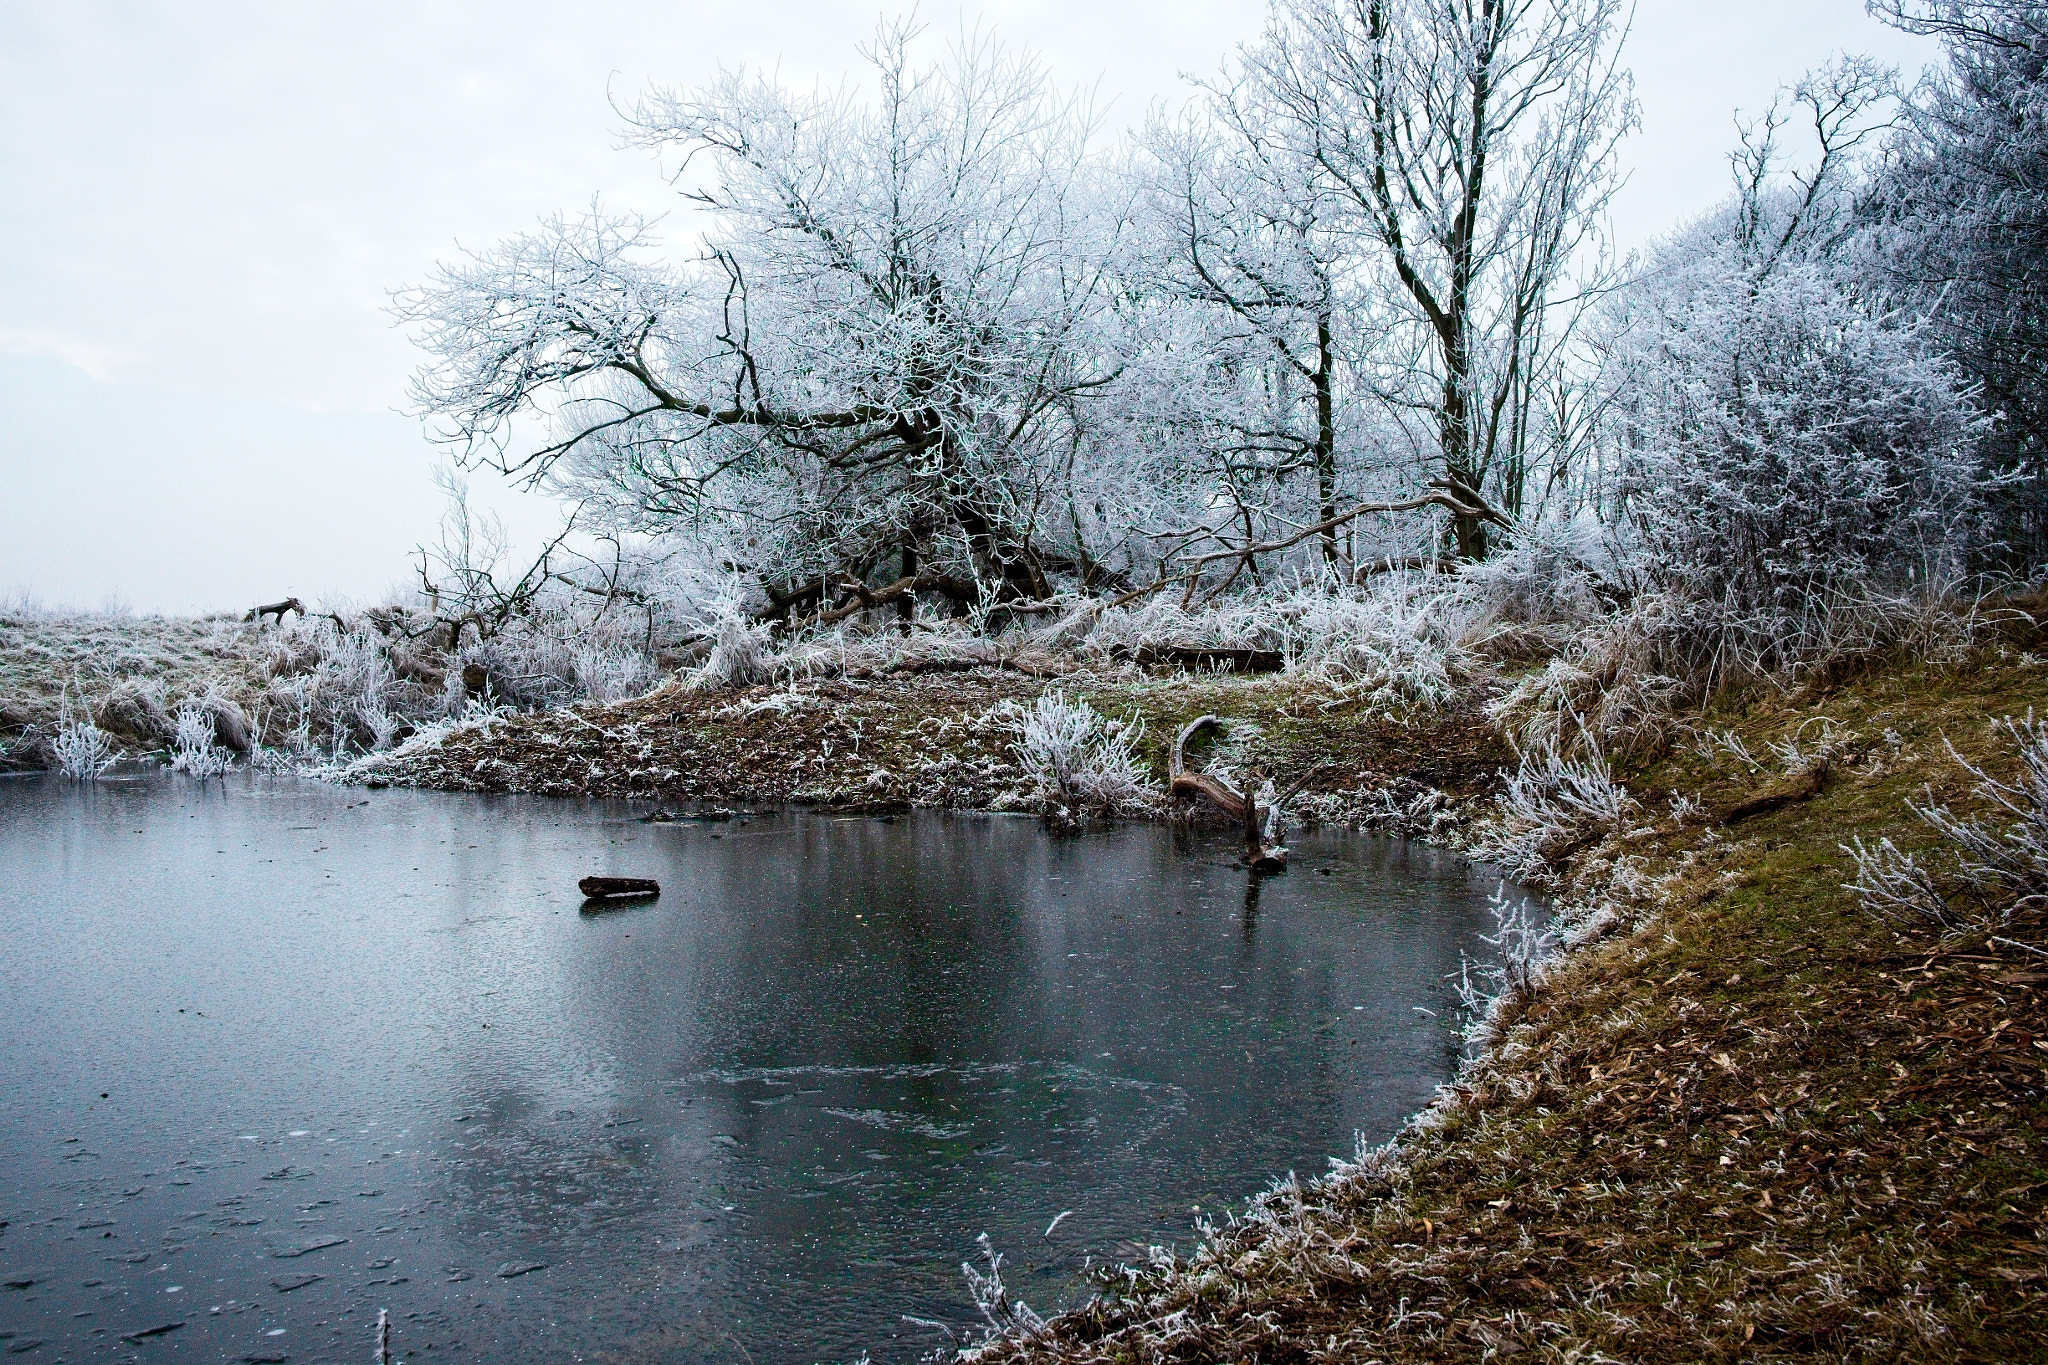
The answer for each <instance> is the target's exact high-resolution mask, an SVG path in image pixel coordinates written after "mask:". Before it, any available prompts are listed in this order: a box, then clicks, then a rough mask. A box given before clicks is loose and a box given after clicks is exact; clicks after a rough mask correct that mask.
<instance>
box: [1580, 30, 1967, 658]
mask: <svg viewBox="0 0 2048 1365" xmlns="http://www.w3.org/2000/svg"><path fill="white" fill-rule="evenodd" d="M1885 88H1886V83H1885V75H1884V73H1882V72H1880V71H1878V70H1876V69H1875V68H1873V67H1871V66H1869V65H1868V64H1867V63H1861V62H1856V61H1850V62H1846V63H1843V64H1841V65H1838V66H1836V67H1833V68H1830V69H1828V70H1825V71H1822V72H1820V73H1817V74H1816V75H1814V76H1811V77H1809V78H1808V79H1807V80H1806V81H1805V82H1803V83H1802V84H1801V85H1800V86H1799V87H1798V88H1797V90H1796V91H1795V93H1794V100H1793V107H1794V108H1797V109H1799V110H1802V111H1803V112H1804V115H1805V121H1806V122H1807V123H1808V124H1809V125H1810V128H1811V132H1812V136H1813V138H1814V140H1815V142H1816V143H1817V145H1818V148H1819V155H1818V159H1817V161H1816V163H1815V164H1814V165H1813V167H1812V168H1811V169H1810V170H1807V171H1804V172H1799V173H1787V172H1785V171H1784V170H1783V169H1782V158H1781V155H1780V151H1781V149H1780V147H1779V135H1780V131H1781V129H1782V128H1783V127H1784V126H1785V119H1784V117H1783V115H1782V114H1781V112H1780V111H1778V110H1775V109H1774V111H1773V112H1772V114H1770V115H1768V116H1767V117H1766V118H1765V119H1764V120H1763V121H1762V122H1761V123H1760V124H1759V125H1757V126H1756V127H1754V128H1752V129H1751V130H1750V131H1749V134H1748V136H1747V137H1746V139H1745V145H1744V147H1743V149H1742V151H1741V152H1739V153H1738V154H1737V155H1736V157H1735V165H1736V169H1737V172H1738V174H1737V180H1738V192H1737V194H1736V195H1735V197H1734V198H1733V200H1732V201H1731V202H1729V203H1728V204H1726V205H1724V206H1723V207H1722V208H1720V209H1718V210H1716V211H1715V212H1713V213H1711V214H1709V215H1707V216H1706V217H1705V218H1704V219H1702V220H1701V221H1699V222H1698V223H1695V224H1694V225H1692V226H1691V227H1689V228H1688V229H1686V230H1684V231H1682V232H1680V233H1679V234H1677V235H1676V236H1674V237H1673V238H1671V239H1670V240H1669V241H1667V242H1666V243H1665V244H1664V245H1663V246H1662V247H1661V249H1659V250H1658V251H1657V252H1656V253H1655V254H1654V255H1653V257H1652V258H1651V259H1650V260H1649V261H1648V262H1646V263H1645V264H1644V268H1643V269H1642V271H1641V274H1640V276H1639V278H1638V279H1637V280H1636V281H1635V282H1634V283H1633V285H1632V286H1631V288H1630V289H1629V290H1628V291H1627V293H1626V294H1625V295H1623V296H1622V298H1621V299H1620V300H1619V301H1618V303H1617V305H1616V307H1615V309H1614V311H1613V314H1612V316H1611V317H1610V326H1611V327H1612V332H1611V334H1610V336H1609V338H1608V346H1609V349H1608V372H1607V376H1606V382H1607V384H1608V385H1609V398H1610V401H1611V403H1612V407H1611V408H1610V418H1611V423H1612V425H1611V427H1610V436H1611V439H1612V441H1613V443H1614V447H1615V449H1614V452H1613V458H1614V459H1615V460H1616V462H1617V464H1616V473H1617V474H1618V479H1617V485H1618V488H1617V491H1618V495H1619V496H1618V505H1617V506H1615V508H1614V509H1613V510H1614V511H1615V512H1616V514H1617V517H1618V520H1619V522H1620V524H1621V525H1622V526H1624V527H1625V528H1626V529H1627V531H1628V532H1629V533H1630V534H1632V535H1633V537H1635V538H1636V548H1637V551H1638V555H1639V557H1638V559H1637V560H1636V567H1637V568H1638V570H1639V572H1641V573H1642V575H1643V576H1644V578H1645V579H1646V585H1647V586H1654V587H1658V588H1664V589H1667V590H1673V591H1676V592H1678V593H1680V594H1681V595H1683V596H1685V597H1687V598H1689V599H1691V600H1693V601H1697V602H1702V603H1710V604H1713V605H1714V606H1715V607H1717V608H1719V609H1721V610H1723V611H1729V612H1734V613H1737V614H1743V615H1748V616H1750V617H1752V618H1755V619H1758V620H1774V621H1780V622H1790V621H1793V620H1796V619H1797V618H1800V617H1803V616H1805V615H1807V614H1809V613H1811V612H1813V611H1815V610H1818V609H1822V608H1824V607H1825V606H1826V605H1827V604H1829V603H1830V602H1837V601H1840V600H1842V599H1843V598H1844V597H1860V596H1864V595H1867V594H1868V593H1870V592H1872V591H1884V592H1895V591H1899V590H1903V589H1909V588H1912V587H1914V586H1915V585H1919V586H1922V587H1924V586H1926V585H1928V584H1934V585H1942V584H1945V583H1948V582H1952V581H1953V580H1954V578H1955V576H1956V574H1957V573H1958V571H1959V570H1960V569H1961V568H1962V567H1963V565H1964V562H1965V560H1966V557H1967V555H1968V552H1969V551H1970V549H1971V548H1972V546H1973V544H1974V543H1975V542H1976V540H1977V539H1978V538H1979V537H1980V536H1981V521H1980V518H1979V515H1978V513H1979V509H1980V506H1981V495H1982V491H1983V479H1982V475H1981V472H1980V465H1979V458H1978V453H1977V449H1976V438H1977V436H1978V434H1979V429H1980V426H1981V422H1980V419H1979V417H1978V415H1977V413H1976V410H1975V409H1974V407H1973V406H1972V404H1971V402H1970V401H1969V397H1968V391H1967V385H1966V384H1965V381H1964V378H1963V376H1962V374H1961V373H1960V371H1959V369H1958V367H1957V366H1956V365H1955V364H1954V363H1953V362H1952V361H1951V360H1949V359H1948V358H1946V357H1945V356H1943V355H1942V354H1941V353H1940V350H1939V347H1938V345H1937V344H1936V339H1935V337H1934V336H1933V335H1932V334H1931V333H1930V331H1929V329H1928V328H1927V326H1926V325H1925V323H1924V321H1923V320H1922V319H1921V318H1919V317H1918V316H1917V315H1916V314H1914V313H1912V312H1910V311H1907V310H1903V309H1900V308H1898V307H1897V306H1896V305H1895V303H1894V302H1893V301H1892V300H1889V299H1887V298H1886V297H1885V296H1884V295H1883V294H1882V292H1881V291H1879V290H1877V289H1875V288H1874V287H1873V281H1872V279H1871V277H1870V275H1869V274H1868V272H1867V270H1866V269H1865V265H1864V258H1863V254H1862V251H1861V246H1860V243H1859V241H1858V239H1857V215H1856V197H1857V195H1858V194H1859V193H1860V191H1861V188H1862V183H1863V182H1862V181H1861V179H1860V177H1859V171H1858V164H1857V156H1856V153H1857V150H1858V148H1859V146H1861V145H1863V144H1864V143H1865V142H1866V141H1867V139H1869V138H1870V137H1871V136H1872V135H1873V134H1874V132H1875V131H1876V128H1877V126H1878V124H1879V123H1880V122H1881V120H1880V119H1878V118H1877V117H1876V114H1877V112H1878V103H1879V101H1880V99H1881V97H1882V96H1883V93H1884V90H1885ZM1772 629H1773V630H1775V631H1776V634H1777V635H1778V636H1780V637H1783V636H1785V635H1786V634H1787V632H1789V631H1794V630H1796V627H1795V626H1792V625H1790V624H1788V625H1786V627H1785V628H1784V629H1782V630H1780V629H1777V628H1775V627H1774V628H1772ZM1766 633H1770V632H1766Z"/></svg>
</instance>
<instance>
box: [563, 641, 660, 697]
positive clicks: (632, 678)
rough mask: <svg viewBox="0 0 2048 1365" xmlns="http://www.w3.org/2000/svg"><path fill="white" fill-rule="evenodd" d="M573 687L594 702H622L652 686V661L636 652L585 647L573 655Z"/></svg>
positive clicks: (611, 646)
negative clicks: (574, 681)
mask: <svg viewBox="0 0 2048 1365" xmlns="http://www.w3.org/2000/svg"><path fill="white" fill-rule="evenodd" d="M574 671H575V677H576V686H577V689H578V690H579V691H581V692H582V694H583V695H584V697H586V698H588V699H589V700H591V701H596V702H615V701H624V700H625V699H626V698H628V697H637V696H639V695H640V694H641V693H643V692H645V691H646V690H647V689H648V688H650V687H652V686H653V685H654V680H655V669H654V661H653V660H651V659H649V658H648V657H647V656H646V655H645V654H643V653H641V652H640V651H639V650H637V649H629V648H623V647H621V646H618V645H602V644H600V645H587V646H585V647H584V648H582V649H579V650H577V651H576V658H575V664H574Z"/></svg>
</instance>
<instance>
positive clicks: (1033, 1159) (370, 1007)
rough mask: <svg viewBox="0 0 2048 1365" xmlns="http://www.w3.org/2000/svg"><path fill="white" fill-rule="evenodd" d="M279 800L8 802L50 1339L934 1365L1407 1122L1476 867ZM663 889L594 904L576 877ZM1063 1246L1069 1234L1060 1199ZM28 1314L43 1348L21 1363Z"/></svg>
mask: <svg viewBox="0 0 2048 1365" xmlns="http://www.w3.org/2000/svg"><path fill="white" fill-rule="evenodd" d="M633 813H634V811H633V809H632V808H629V807H628V806H626V805H624V804H622V803H601V802H591V803H582V802H567V801H543V800H535V799H524V798H490V797H475V796H454V795H446V794H438V793H416V792H399V791H384V792H359V791H349V790H340V789H336V788H332V787H326V786H321V785H316V784H311V783H303V782H296V781H291V780H285V779H276V780H264V779H242V780H239V781H235V780H231V781H230V782H229V783H228V784H226V785H225V786H222V785H221V784H218V783H215V784H212V785H209V786H202V785H200V784H196V783H192V782H189V781H186V780H182V779H178V780H173V779H168V778H161V777H157V778H150V779H145V780H140V781H135V782H128V783H112V784H106V785H103V786H102V787H100V788H99V789H97V790H94V789H81V788H78V787H76V786H74V785H72V784H68V783H63V782H60V781H56V780H53V779H26V780H14V781H8V782H4V783H0V867H4V868H5V869H6V871H7V875H6V877H5V878H4V884H0V945H4V946H0V994H4V999H5V1001H6V1003H7V1010H6V1016H5V1026H6V1028H7V1029H8V1037H7V1043H6V1046H5V1048H4V1049H0V1150H4V1151H5V1152H6V1153H7V1155H8V1158H9V1160H8V1162H7V1163H6V1165H5V1167H4V1169H0V1218H4V1219H6V1220H7V1226H5V1227H4V1229H0V1283H4V1284H5V1286H6V1287H5V1288H4V1289H0V1333H9V1334H11V1335H9V1336H7V1337H6V1338H5V1340H6V1344H7V1348H8V1349H9V1350H10V1351H14V1352H19V1353H21V1354H22V1355H23V1356H24V1359H25V1360H38V1359H40V1360H51V1361H54V1360H56V1359H58V1358H60V1357H61V1358H62V1359H64V1360H67V1361H76V1360H89V1359H103V1358H116V1357H120V1358H127V1357H130V1356H134V1355H140V1356H143V1357H144V1358H149V1359H154V1358H159V1357H161V1358H164V1359H170V1358H188V1359H201V1358H204V1359H208V1360H242V1361H250V1362H261V1361H266V1360H271V1361H277V1360H286V1359H289V1360H292V1361H314V1360H328V1359H334V1358H337V1357H346V1356H360V1355H362V1354H363V1352H364V1351H365V1350H366V1349H367V1344H368V1340H369V1336H370V1324H372V1323H373V1322H374V1321H375V1319H376V1316H377V1311H378V1309H379V1308H388V1309H389V1310H390V1311H391V1316H392V1319H393V1321H394V1323H395V1324H396V1328H395V1331H394V1334H393V1347H394V1350H395V1351H397V1352H400V1353H403V1354H406V1355H409V1356H411V1357H412V1358H413V1359H415V1360H433V1359H478V1360H483V1359H488V1360H491V1361H493V1362H518V1361H543V1360H546V1361H556V1360H562V1359H567V1358H571V1357H574V1356H581V1357H584V1358H589V1359H598V1360H629V1359H640V1358H653V1357H657V1356H658V1357H660V1358H663V1359H677V1360H707V1361H710V1360H717V1361H724V1360H733V1361H751V1362H753V1365H771V1363H772V1362H795V1363H801V1362H809V1361H816V1360H839V1359H849V1360H850V1359H852V1358H854V1357H856V1356H857V1355H859V1354H860V1353H861V1351H863V1350H868V1351H871V1352H872V1353H873V1356H874V1359H875V1360H876V1361H878V1362H882V1361H900V1360H910V1359H914V1358H916V1357H917V1356H919V1355H921V1354H923V1353H924V1352H926V1351H928V1350H930V1349H931V1348H932V1347H934V1346H936V1345H938V1344H940V1343H941V1342H942V1341H943V1338H942V1337H940V1336H938V1335H937V1334H935V1333H933V1332H932V1331H931V1330H930V1329H928V1328H923V1327H919V1326H916V1325H914V1324H912V1323H910V1322H908V1321H906V1316H908V1317H916V1318H925V1319H932V1320H938V1321H948V1322H954V1323H962V1324H964V1323H966V1322H967V1321H968V1320H969V1319H971V1318H972V1316H973V1314H972V1311H971V1307H970V1305H969V1304H968V1303H967V1302H966V1299H965V1295H964V1292H963V1289H962V1282H961V1278H960V1272H959V1264H960V1262H961V1261H962V1260H963V1259H966V1258H967V1257H970V1256H972V1255H973V1254H974V1250H975V1247H974V1239H975V1237H976V1235H977V1234H979V1233H984V1232H985V1233H987V1234H989V1236H990V1237H991V1239H992V1241H993V1242H994V1244H995V1246H996V1247H998V1248H999V1249H1002V1250H1005V1251H1006V1252H1007V1253H1008V1260H1007V1262H1006V1266H1005V1271H1006V1275H1007V1277H1008V1278H1009V1280H1010V1283H1011V1286H1012V1289H1013V1292H1015V1293H1017V1294H1019V1295H1020V1296H1021V1297H1023V1298H1025V1299H1026V1300H1028V1301H1030V1302H1032V1303H1033V1304H1034V1306H1036V1307H1039V1308H1040V1309H1042V1310H1043V1309H1050V1308H1052V1307H1055V1306H1057V1305H1058V1304H1059V1303H1061V1302H1063V1301H1065V1300H1067V1299H1068V1298H1070V1297H1071V1295H1072V1294H1073V1293H1074V1292H1075V1284H1076V1271H1077V1270H1078V1268H1079V1267H1080V1266H1081V1265H1082V1264H1083V1262H1084V1260H1085V1259H1086V1258H1087V1257H1090V1256H1093V1257H1094V1258H1096V1259H1097V1260H1100V1259H1102V1258H1104V1257H1111V1258H1115V1257H1119V1256H1124V1255H1129V1254H1131V1252H1132V1249H1133V1244H1136V1245H1137V1246H1142V1245H1144V1244H1145V1243H1147V1242H1160V1243H1170V1242H1174V1241H1179V1242H1180V1243H1182V1244H1183V1245H1185V1244H1186V1242H1187V1241H1188V1237H1189V1230H1190V1226H1191V1223H1192V1220H1193V1217H1194V1214H1193V1209H1194V1208H1195V1207H1196V1206H1202V1207H1204V1208H1214V1207H1215V1206H1217V1205H1219V1204H1222V1203H1227V1202H1230V1201H1234V1200H1237V1199H1240V1198H1242V1197H1243V1196H1244V1195H1245V1194H1247V1193H1249V1192H1250V1191H1252V1190H1254V1189H1256V1188H1258V1187H1260V1186H1262V1185H1263V1184H1265V1183H1266V1182H1267V1181H1269V1180H1271V1179H1273V1178H1276V1177H1280V1176H1284V1175H1285V1174H1287V1173H1288V1172H1289V1171H1299V1172H1301V1173H1302V1174H1304V1175H1306V1174H1311V1173H1315V1172H1318V1171H1320V1170H1322V1169H1323V1167H1324V1163H1325V1159H1326V1158H1327V1157H1328V1156H1331V1155H1348V1154H1349V1153H1350V1151H1351V1150H1352V1147H1353V1142H1354V1134H1355V1133H1360V1132H1362V1133H1363V1134H1364V1135H1365V1136H1367V1137H1368V1138H1372V1139H1378V1138H1381V1137H1384V1136H1385V1135H1387V1134H1388V1133H1390V1132H1391V1131H1393V1129H1394V1128H1395V1127H1396V1126H1397V1125H1398V1124H1399V1122H1400V1120H1401V1118H1402V1116H1404V1115H1405V1114H1407V1113H1409V1112H1411V1111H1412V1110H1413V1109H1415V1108H1416V1107H1417V1106H1418V1105H1420V1104H1421V1103H1422V1102H1423V1101H1424V1100H1425V1099H1426V1098H1427V1097H1428V1095H1429V1093H1430V1091H1431V1089H1432V1088H1433V1087H1434V1086H1435V1085H1436V1084H1437V1083H1438V1082H1439V1081H1440V1080H1441V1079H1442V1078H1443V1077H1444V1076H1445V1074H1446V1073H1447V1071H1448V1069H1449V1067H1450V1066H1451V1064H1452V1062H1453V1058H1454V1045H1453V1042H1452V1040H1451V1039H1450V1038H1449V1036H1448V1034H1447V1033H1446V1032H1445V1030H1444V1028H1443V1026H1442V1025H1441V1024H1439V1023H1437V1022H1435V1021H1434V1020H1433V1019H1432V1018H1431V1016H1430V1015H1428V1014H1426V1013H1424V1012H1423V1011H1424V1010H1433V1011H1438V1012H1440V1013H1441V1012H1442V1011H1443V1009H1444V1005H1445V989H1444V985H1445V983H1444V977H1445V974H1446V973H1448V972H1451V971H1454V970H1455V969H1456V967H1457V965H1458V958H1459V951H1460V949H1461V948H1465V949H1468V950H1476V946H1477V938H1476V934H1477V931H1478V929H1479V928H1480V927H1481V925H1482V924H1483V923H1484V922H1485V898H1486V894H1487V893H1488V892H1489V891H1490V890H1491V889H1492V887H1493V882H1492V880H1491V879H1489V878H1486V877H1483V876H1482V875H1480V874H1478V873H1476V872H1473V871H1471V870H1469V869H1468V868H1467V867H1466V866H1465V865H1464V864H1463V863H1462V862H1460V861H1459V860H1457V859H1455V858H1451V857H1449V856H1447V855H1441V854H1437V853H1434V852H1432V851H1430V850H1428V849H1424V848H1420V847H1417V846H1409V845H1402V844H1399V843H1395V842H1389V841H1374V840H1365V839H1356V838H1348V837H1339V836H1330V837H1318V836H1310V837H1305V838H1301V839H1298V840H1296V841H1294V849H1295V858H1296V863H1295V866H1294V869H1293V870H1292V871H1290V872H1289V873H1288V874H1287V875H1285V876H1283V877H1278V878H1274V879H1270V880H1267V881H1265V882H1264V883H1263V884H1262V885H1260V886H1258V887H1256V888H1252V889H1249V890H1248V888H1247V885H1246V879H1245V875H1244V874H1243V873H1242V872H1238V871H1235V870H1233V869H1232V868H1231V867H1230V866H1229V863H1230V858H1231V851H1232V850H1231V843H1230V841H1229V839H1228V838H1227V837H1223V836H1219V837H1216V838H1214V839H1211V838H1207V837H1203V836H1192V837H1191V836H1189V835H1186V834H1185V833H1183V834H1179V835H1176V834H1174V833H1173V832H1171V831H1169V830H1166V829H1164V828H1159V827H1150V826H1145V827H1129V828H1122V829H1117V830H1114V831H1110V832H1107V833H1102V834H1096V835H1090V836H1086V837H1081V838H1070V839H1053V838H1048V837H1047V836H1045V835H1044V834H1043V833H1041V831H1040V830H1039V829H1038V828H1037V826H1036V825H1034V824H1032V823H1031V822H1029V821H1025V820H1017V819H1002V818H994V817H949V816H944V815H937V814H924V815H917V816H905V817H899V818H897V819H895V820H871V819H849V818H844V817H834V816H827V815H812V814H804V813H783V814H773V815H766V816H759V817H756V818H754V819H752V820H749V821H746V822H737V821H736V822H732V823H728V824H724V825H710V824H684V825H675V826H667V825H661V826H649V825H642V824H638V823H635V822H634V821H633V820H632V818H631V816H632V814H633ZM592 872H609V873H617V874H624V875H651V876H656V877H659V878H660V879H661V881H662V885H663V894H662V897H661V899H660V900H659V901H656V902H654V903H652V904H649V905H644V906H640V907H636V908H631V909H622V910H617V911H613V912H609V913H605V914H602V915H589V914H580V913H579V912H578V906H579V904H580V897H579V896H578V895H577V893H576V890H575V882H576V880H577V878H578V877H580V876H583V875H585V874H588V873H592ZM1061 1214H1065V1215H1066V1216H1065V1217H1062V1218H1059V1221H1058V1223H1057V1226H1051V1227H1050V1229H1049V1225H1051V1224H1053V1221H1054V1219H1055V1217H1056V1216H1058V1215H1061ZM31 1342H40V1343H41V1345H39V1346H30V1345H29V1343H31Z"/></svg>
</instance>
